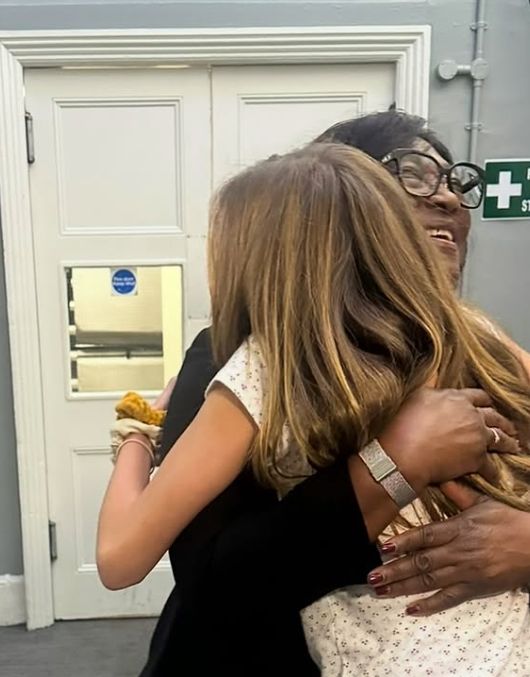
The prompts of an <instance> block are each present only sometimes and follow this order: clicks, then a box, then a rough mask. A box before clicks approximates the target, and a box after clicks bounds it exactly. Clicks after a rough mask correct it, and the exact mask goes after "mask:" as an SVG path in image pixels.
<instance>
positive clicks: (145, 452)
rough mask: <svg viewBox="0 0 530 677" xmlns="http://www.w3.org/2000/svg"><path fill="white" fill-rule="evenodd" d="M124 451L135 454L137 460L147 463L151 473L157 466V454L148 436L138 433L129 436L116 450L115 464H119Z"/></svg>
mask: <svg viewBox="0 0 530 677" xmlns="http://www.w3.org/2000/svg"><path fill="white" fill-rule="evenodd" d="M124 449H125V452H126V453H127V454H131V453H133V454H135V456H136V457H137V459H140V460H142V461H145V463H146V465H147V466H148V468H149V470H150V471H151V472H152V471H153V470H154V468H155V466H156V462H155V454H154V449H153V445H152V444H151V441H150V439H149V437H148V436H147V435H143V434H142V433H137V432H135V433H131V434H129V435H127V436H126V437H125V438H124V439H123V441H122V442H121V443H120V444H119V446H118V447H117V449H116V452H115V454H114V459H113V460H114V463H115V464H116V463H117V462H118V459H119V458H120V456H121V455H122V453H123V450H124Z"/></svg>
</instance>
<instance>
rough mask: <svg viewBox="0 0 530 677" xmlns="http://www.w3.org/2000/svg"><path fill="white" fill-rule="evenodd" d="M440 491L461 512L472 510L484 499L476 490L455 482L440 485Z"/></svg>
mask: <svg viewBox="0 0 530 677" xmlns="http://www.w3.org/2000/svg"><path fill="white" fill-rule="evenodd" d="M440 489H441V490H442V492H443V493H444V495H445V496H446V497H447V498H448V499H449V500H450V501H453V503H454V504H455V505H456V507H457V508H459V509H460V510H467V509H468V508H471V506H473V505H475V504H476V503H478V502H479V501H480V500H481V499H482V498H483V496H482V494H479V493H478V491H475V489H472V488H471V487H468V486H467V485H466V484H463V483H462V482H457V481H455V480H452V481H451V482H444V483H443V484H440Z"/></svg>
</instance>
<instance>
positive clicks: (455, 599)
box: [406, 583, 474, 616]
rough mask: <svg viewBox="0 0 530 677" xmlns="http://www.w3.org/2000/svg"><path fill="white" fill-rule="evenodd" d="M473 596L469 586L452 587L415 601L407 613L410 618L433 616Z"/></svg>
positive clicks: (463, 584) (409, 606)
mask: <svg viewBox="0 0 530 677" xmlns="http://www.w3.org/2000/svg"><path fill="white" fill-rule="evenodd" d="M473 594H474V591H473V589H472V588H471V586H470V585H469V584H466V583H462V584H459V585H452V586H450V587H448V588H445V589H444V590H440V591H439V592H437V593H436V594H434V595H431V596H430V597H424V598H423V599H418V600H414V602H411V603H410V604H409V605H408V606H407V609H406V612H407V614H408V615H409V616H431V615H432V614H435V613H439V612H440V611H446V610H447V609H451V608H452V607H455V606H458V605H459V604H462V602H465V601H467V600H468V599H472V597H473Z"/></svg>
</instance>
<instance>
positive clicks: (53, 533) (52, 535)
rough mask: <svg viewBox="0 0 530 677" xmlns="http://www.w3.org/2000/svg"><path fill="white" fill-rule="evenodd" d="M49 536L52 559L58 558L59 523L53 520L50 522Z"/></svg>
mask: <svg viewBox="0 0 530 677" xmlns="http://www.w3.org/2000/svg"><path fill="white" fill-rule="evenodd" d="M48 536H49V539H50V559H51V560H52V562H53V561H54V560H56V559H57V524H56V523H55V522H52V521H51V520H50V521H49V522H48Z"/></svg>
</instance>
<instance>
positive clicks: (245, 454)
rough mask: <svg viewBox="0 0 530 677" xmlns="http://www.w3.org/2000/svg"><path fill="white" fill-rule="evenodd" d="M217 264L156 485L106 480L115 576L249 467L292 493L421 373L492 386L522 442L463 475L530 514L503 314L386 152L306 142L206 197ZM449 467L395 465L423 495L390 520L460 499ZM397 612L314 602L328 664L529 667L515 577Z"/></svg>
mask: <svg viewBox="0 0 530 677" xmlns="http://www.w3.org/2000/svg"><path fill="white" fill-rule="evenodd" d="M209 264H210V286H211V297H212V318H213V324H212V337H213V347H214V354H215V357H216V360H217V362H218V364H219V366H220V371H219V373H218V374H217V376H216V378H215V379H214V381H213V382H212V384H211V385H210V387H209V389H208V392H207V397H206V400H205V404H204V406H203V408H202V409H201V411H200V412H199V414H198V416H197V417H196V419H195V420H194V422H193V423H192V425H191V426H190V427H189V428H188V430H187V431H186V432H185V433H184V434H183V435H182V437H181V438H180V439H179V441H178V442H177V443H176V444H175V447H174V448H173V450H172V451H171V452H170V454H169V455H168V457H167V458H166V460H165V461H164V464H163V465H162V468H161V470H160V471H159V473H158V474H157V475H156V476H155V478H154V479H153V481H152V482H151V483H150V484H149V483H148V479H147V477H143V478H142V479H137V480H136V482H131V480H130V478H129V482H130V484H129V496H130V499H129V500H128V502H127V505H126V506H125V507H124V506H123V493H124V484H125V483H126V482H127V481H128V480H127V478H126V477H125V476H124V475H122V476H120V483H121V486H117V485H116V484H115V485H113V484H112V482H111V485H110V487H109V491H108V493H107V496H106V498H105V502H104V505H103V508H102V513H101V517H100V529H99V537H98V566H99V569H100V574H101V577H102V579H103V581H104V582H105V584H106V585H108V586H109V587H124V586H126V585H131V584H133V583H135V582H138V581H139V580H141V579H142V578H143V577H144V576H145V575H146V573H148V572H149V571H150V570H151V569H152V568H153V567H154V565H155V564H156V563H157V561H158V560H159V558H160V557H161V556H162V554H163V553H164V552H165V551H166V550H167V548H168V547H169V545H170V543H171V542H172V541H173V540H174V539H175V537H176V536H177V535H178V534H179V533H180V532H181V531H182V529H183V528H184V527H185V526H186V525H187V524H188V523H189V522H190V520H191V519H193V517H194V516H195V515H196V514H197V513H198V512H199V511H200V510H201V509H202V508H203V507H204V506H205V505H207V504H208V503H209V502H210V501H211V500H212V499H213V498H214V497H215V496H216V495H218V494H219V493H220V492H221V491H223V490H224V488H225V487H226V486H227V485H228V484H229V483H230V482H231V481H232V480H233V479H234V478H235V477H236V476H237V475H238V474H239V472H240V471H241V468H242V467H243V466H244V465H245V464H246V463H249V464H250V465H251V467H252V468H253V470H254V472H255V474H256V476H257V477H259V478H260V480H261V481H263V482H264V483H265V484H267V485H269V486H272V487H274V488H275V489H276V490H277V492H278V495H279V496H283V495H285V494H286V493H287V492H288V491H289V490H290V489H291V488H292V487H293V486H294V485H296V484H297V483H298V482H300V481H301V480H302V479H304V478H305V477H307V476H308V475H310V474H311V473H312V472H314V470H315V469H317V468H323V467H326V466H328V465H330V464H332V463H333V462H334V461H335V460H336V452H335V450H336V449H345V448H347V449H350V450H351V453H352V454H353V453H355V452H356V451H357V450H360V449H363V448H364V447H366V445H368V444H369V443H371V442H373V441H374V440H377V438H378V436H380V435H381V432H382V431H383V430H384V429H385V427H386V426H387V425H388V423H389V422H390V421H391V420H392V419H393V418H394V417H395V415H396V413H397V411H398V410H399V409H400V407H401V406H402V405H403V403H404V402H406V401H407V399H408V398H410V397H412V396H413V395H414V393H416V392H417V391H418V390H419V389H421V388H424V387H426V386H427V387H432V388H436V387H439V388H455V389H462V388H481V389H482V390H483V391H485V393H487V395H488V396H489V397H490V399H491V401H492V402H493V404H494V405H495V407H496V409H497V410H498V411H499V412H500V413H501V414H502V415H504V416H505V417H506V418H508V419H510V420H511V421H512V422H513V423H514V425H515V427H516V429H517V437H518V442H519V445H520V447H519V448H520V450H519V451H518V452H516V453H509V454H502V455H501V454H490V455H489V459H490V461H492V462H493V469H492V468H491V467H488V471H487V473H486V472H485V473H482V474H481V473H479V472H470V471H471V470H474V471H477V470H480V469H481V468H479V466H478V465H476V466H474V467H471V465H468V466H466V467H465V468H464V466H462V468H461V472H462V473H466V478H465V481H466V482H468V483H470V484H471V485H472V486H474V487H476V488H478V489H479V490H480V491H482V492H483V493H485V494H487V495H490V496H494V497H495V498H496V499H498V500H501V501H504V502H506V503H508V504H509V505H512V506H515V507H517V508H520V509H524V510H528V509H530V501H529V500H528V498H527V496H526V492H527V489H528V479H529V476H530V457H529V456H528V442H529V437H530V386H529V381H528V374H527V373H526V372H525V370H524V368H523V366H522V364H521V362H520V361H519V359H518V357H517V356H516V355H515V354H514V353H513V352H512V349H511V348H510V347H509V346H508V345H507V344H506V342H505V341H504V340H503V338H502V337H501V336H500V335H499V334H498V332H497V331H496V330H495V329H494V328H493V327H492V325H491V323H490V322H489V321H488V320H486V319H485V318H483V317H482V316H481V315H480V313H478V312H477V311H476V310H471V309H468V308H466V307H464V306H463V304H462V303H461V302H460V301H459V300H458V299H456V298H455V296H454V294H453V292H452V289H451V285H450V283H449V281H448V279H447V275H446V273H445V272H444V268H443V265H442V263H441V262H440V261H439V259H438V255H437V253H436V252H435V250H434V247H433V245H432V243H431V242H429V240H428V239H427V238H426V237H425V233H424V231H423V229H422V228H421V226H420V225H419V224H418V223H417V222H416V221H415V218H414V216H413V213H412V211H411V207H410V204H409V202H408V200H407V198H406V196H405V195H404V193H403V191H401V189H400V187H399V185H398V184H397V183H396V182H395V180H394V179H393V178H392V176H391V175H390V173H389V172H388V171H387V170H386V169H384V168H383V167H382V166H381V165H379V164H378V163H377V162H375V161H373V160H371V159H369V158H368V157H367V156H365V155H364V154H363V153H361V152H359V151H355V150H353V149H351V148H348V147H345V146H339V145H334V144H314V145H312V146H310V147H308V148H306V149H304V150H302V151H298V152H295V153H291V154H289V155H286V156H283V157H278V158H274V159H271V160H269V161H266V162H262V163H260V164H258V165H257V166H255V167H253V168H251V169H248V170H245V171H244V172H242V173H241V174H239V175H238V176H236V177H235V178H233V179H231V180H230V181H229V182H228V183H227V184H226V185H225V186H224V187H223V188H222V189H221V190H220V191H219V193H218V194H217V196H216V198H215V200H214V202H213V205H212V212H211V230H210V239H209ZM212 438H213V439H214V440H215V446H216V453H215V454H212V453H211V449H210V448H208V442H207V441H208V439H212ZM228 440H230V442H229V443H228ZM225 441H226V443H225ZM450 462H451V451H450V450H448V452H447V458H444V459H437V465H436V468H437V471H436V472H433V471H432V463H431V465H430V467H427V466H428V459H427V458H426V461H425V463H426V467H425V472H424V473H421V471H420V473H419V476H417V477H415V478H414V481H413V480H412V478H411V476H407V473H406V470H405V468H401V470H403V473H404V474H405V477H406V479H408V480H409V483H410V484H411V485H412V487H413V488H414V490H416V492H417V493H419V494H420V496H419V498H418V500H416V501H414V503H413V504H412V505H411V506H408V508H407V509H405V510H404V511H403V512H402V513H401V515H400V516H396V520H395V521H394V524H393V526H394V528H396V529H399V528H406V527H407V526H408V525H411V524H416V523H421V522H422V521H423V520H434V519H443V518H445V517H448V516H450V515H451V514H453V513H454V512H455V507H454V506H453V505H452V503H451V502H450V500H449V499H447V498H446V496H445V494H444V493H443V492H442V491H441V490H440V488H437V487H435V486H432V485H433V484H438V483H440V482H442V481H444V480H449V479H451V478H452V477H455V476H456V475H455V474H454V472H453V471H452V470H451V471H450V470H449V469H447V471H444V465H447V466H449V464H450ZM144 465H145V464H144ZM489 465H490V466H491V463H490V464H489ZM133 484H134V486H132V485H133ZM119 501H121V505H118V502H119ZM396 512H397V510H396ZM256 585H257V586H258V585H259V581H257V582H256ZM249 594H252V591H249ZM394 609H395V610H396V613H395V614H394V613H391V612H392V611H393V610H394ZM400 612H401V604H399V606H393V602H392V601H391V600H384V601H383V600H377V599H374V598H373V597H371V596H370V594H369V592H368V591H367V590H366V589H364V588H360V587H357V588H346V589H344V590H340V591H337V592H336V593H333V594H331V595H327V596H326V597H324V598H323V599H322V600H320V601H318V602H316V603H315V604H313V605H311V606H310V607H308V608H307V609H305V610H304V611H303V614H302V618H303V623H304V629H305V632H306V639H307V641H308V645H309V648H310V650H311V653H312V656H313V658H314V660H315V661H316V662H317V663H318V664H319V666H320V669H321V671H322V674H324V675H329V676H331V675H337V676H339V675H344V676H346V675H358V674H367V675H374V676H375V675H383V674H391V675H400V674H452V673H454V674H462V673H463V672H465V673H466V674H468V673H469V674H504V675H514V674H524V672H523V670H524V669H525V667H524V666H525V664H526V665H528V663H529V662H530V646H529V648H528V649H525V643H526V644H529V642H528V640H530V617H529V613H528V597H527V595H526V593H523V592H521V591H516V592H513V593H505V594H503V595H499V596H498V597H496V598H494V599H493V598H491V599H481V600H474V601H470V602H467V603H466V605H465V607H462V608H460V609H458V610H454V611H448V612H444V613H443V614H440V615H439V616H437V617H433V618H432V619H429V620H428V621H426V620H424V619H423V620H421V619H418V618H414V617H413V616H404V615H403V614H401V613H400ZM463 616H464V617H465V618H462V617H463ZM466 619H467V620H469V619H474V622H472V623H468V622H467V620H466ZM501 635H504V637H501ZM506 637H509V639H506ZM471 642H472V643H471ZM389 661H393V665H392V667H389V665H388V662H389ZM413 666H415V667H413ZM484 666H486V667H484ZM433 669H434V670H435V672H432V670H433ZM429 670H431V672H429ZM481 670H482V672H481ZM487 670H489V672H488V671H487ZM518 670H519V672H517V671H518ZM407 671H408V672H407ZM454 671H457V672H454ZM458 671H460V672H458Z"/></svg>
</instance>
